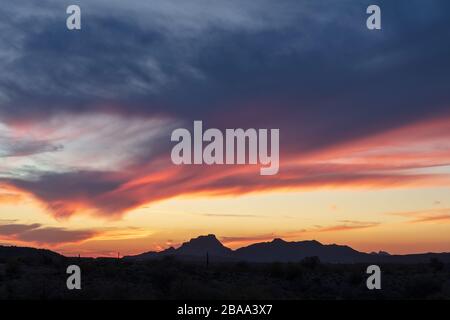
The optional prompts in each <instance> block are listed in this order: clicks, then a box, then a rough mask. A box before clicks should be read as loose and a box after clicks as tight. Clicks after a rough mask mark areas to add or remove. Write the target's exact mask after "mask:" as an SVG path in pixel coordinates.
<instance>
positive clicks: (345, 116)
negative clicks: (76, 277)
mask: <svg viewBox="0 0 450 320" xmlns="http://www.w3.org/2000/svg"><path fill="white" fill-rule="evenodd" d="M375 3H376V4H378V5H379V6H380V7H381V10H382V30H376V31H370V30H368V29H367V28H366V18H367V17H368V15H367V14H366V8H367V6H368V5H370V4H375ZM70 4H78V5H79V6H80V7H81V12H82V30H78V31H69V30H67V28H66V18H67V14H66V7H67V6H68V5H70ZM449 12H450V2H449V1H447V0H431V1H423V0H417V1H416V0H408V1H406V0H398V1H380V0H378V1H365V0H351V1H350V0H349V1H345V0H342V1H331V0H330V1H306V0H305V1H300V0H287V1H273V0H258V1H242V0H227V1H207V0H189V1H186V0H179V1H176V0H153V1H144V0H128V1H120V0H108V1H107V0H89V1H88V0H84V1H75V0H74V1H66V0H63V1H60V0H59V1H57V0H41V1H25V0H16V1H13V2H8V3H5V4H2V6H1V7H0V71H1V72H0V244H4V245H20V246H33V247H44V248H49V249H52V250H55V251H57V252H61V253H63V254H67V255H78V254H81V255H82V256H117V254H118V253H119V254H120V255H121V256H122V255H128V254H135V253H141V252H144V251H150V250H162V249H165V248H168V247H169V246H177V245H179V244H180V243H182V242H184V241H186V240H188V239H189V238H192V237H195V236H198V235H201V234H209V233H214V234H215V235H216V236H217V237H218V238H219V240H221V241H222V242H223V243H224V244H225V245H227V246H229V247H231V248H237V247H241V246H244V245H248V244H250V243H253V242H259V241H271V240H272V239H273V238H283V239H285V240H288V241H297V240H307V239H316V240H318V241H320V242H322V243H327V244H328V243H338V244H346V245H350V246H351V247H353V248H355V249H357V250H361V251H367V252H370V251H379V250H384V251H388V252H390V253H417V252H428V251H434V252H444V251H446V252H450V105H449V104H450V26H449V20H448V13H449ZM194 120H201V121H203V125H204V127H207V128H220V129H225V128H243V129H247V128H268V129H270V128H279V129H280V171H279V173H278V174H277V175H273V176H261V175H260V174H259V168H260V166H259V165H223V166H217V165H213V166H207V165H192V166H188V165H184V166H176V165H174V164H173V163H172V161H171V159H170V152H171V149H172V147H173V145H174V143H173V142H171V141H170V135H171V132H172V131H173V130H174V129H176V128H182V127H184V128H187V129H189V130H192V126H193V121H194Z"/></svg>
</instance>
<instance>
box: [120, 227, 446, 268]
mask: <svg viewBox="0 0 450 320" xmlns="http://www.w3.org/2000/svg"><path fill="white" fill-rule="evenodd" d="M206 254H208V255H209V257H210V259H211V261H247V262H256V263H265V262H298V261H301V260H303V259H304V258H307V257H318V258H319V259H320V261H322V262H326V263H382V262H386V263H424V262H428V261H429V260H430V259H432V258H438V259H440V260H442V261H444V262H450V253H424V254H410V255H390V254H388V253H387V252H384V251H380V252H379V253H374V252H372V253H364V252H359V251H357V250H355V249H353V248H351V247H349V246H345V245H337V244H328V245H325V244H321V243H320V242H318V241H315V240H309V241H293V242H289V241H284V240H282V239H279V238H277V239H274V240H272V241H270V242H260V243H255V244H251V245H249V246H246V247H242V248H239V249H237V250H231V249H230V248H227V247H225V246H224V245H223V244H222V243H221V242H220V241H219V240H218V239H217V238H216V236H215V235H213V234H209V235H206V236H199V237H197V238H194V239H191V240H190V241H188V242H184V243H183V244H182V245H181V246H180V247H179V248H178V249H175V248H173V247H171V248H169V249H166V250H164V251H161V252H146V253H142V254H139V255H135V256H127V257H124V258H125V259H130V260H147V259H157V258H161V257H164V256H174V257H177V258H180V259H183V260H202V259H205V257H206Z"/></svg>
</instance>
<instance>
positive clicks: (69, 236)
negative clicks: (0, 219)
mask: <svg viewBox="0 0 450 320" xmlns="http://www.w3.org/2000/svg"><path fill="white" fill-rule="evenodd" d="M96 234H98V232H96V231H94V230H68V229H65V228H56V227H43V226H42V225H40V224H37V223H35V224H29V225H28V224H0V236H3V237H7V239H13V240H19V241H24V242H35V243H40V244H49V245H54V244H63V243H71V242H79V241H82V240H87V239H89V238H91V237H93V236H94V235H96Z"/></svg>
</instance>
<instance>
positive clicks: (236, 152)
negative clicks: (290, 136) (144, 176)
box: [171, 121, 280, 175]
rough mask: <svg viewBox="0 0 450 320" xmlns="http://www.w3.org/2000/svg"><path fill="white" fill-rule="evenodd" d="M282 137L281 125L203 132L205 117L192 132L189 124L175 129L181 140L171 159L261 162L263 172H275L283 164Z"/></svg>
mask: <svg viewBox="0 0 450 320" xmlns="http://www.w3.org/2000/svg"><path fill="white" fill-rule="evenodd" d="M269 138H270V143H269ZM279 139H280V130H279V129H270V130H269V129H258V130H257V129H252V128H251V129H246V130H244V129H225V134H224V133H223V132H222V131H220V130H219V129H216V128H210V129H207V130H206V131H205V132H203V123H202V121H194V128H193V133H192V134H191V132H190V131H189V130H188V129H185V128H179V129H175V130H174V131H173V132H172V135H171V141H175V142H178V143H177V144H176V145H175V146H174V147H173V149H172V153H171V159H172V162H173V163H174V164H176V165H182V164H188V165H190V164H207V165H212V164H217V165H224V164H226V165H231V164H253V165H256V164H260V165H261V166H262V167H261V168H260V174H261V175H274V174H277V173H278V170H279V166H280V146H279V144H280V142H279ZM204 142H206V143H207V144H206V145H205V146H203V143H204ZM269 149H270V151H269Z"/></svg>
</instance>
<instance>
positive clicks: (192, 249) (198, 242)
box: [177, 234, 231, 256]
mask: <svg viewBox="0 0 450 320" xmlns="http://www.w3.org/2000/svg"><path fill="white" fill-rule="evenodd" d="M177 252H178V253H181V254H186V255H196V256H198V255H205V254H206V253H208V254H211V255H220V256H223V255H228V254H229V253H230V252H231V249H229V248H227V247H225V246H224V245H223V244H222V243H221V242H220V241H219V240H218V239H217V237H216V236H215V235H214V234H208V235H203V236H199V237H197V238H193V239H191V240H189V241H187V242H185V243H183V244H182V245H181V247H179V248H178V249H177Z"/></svg>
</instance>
